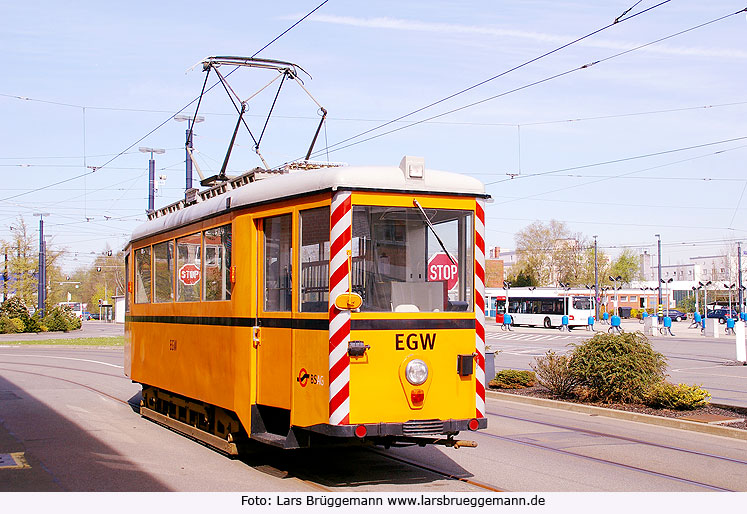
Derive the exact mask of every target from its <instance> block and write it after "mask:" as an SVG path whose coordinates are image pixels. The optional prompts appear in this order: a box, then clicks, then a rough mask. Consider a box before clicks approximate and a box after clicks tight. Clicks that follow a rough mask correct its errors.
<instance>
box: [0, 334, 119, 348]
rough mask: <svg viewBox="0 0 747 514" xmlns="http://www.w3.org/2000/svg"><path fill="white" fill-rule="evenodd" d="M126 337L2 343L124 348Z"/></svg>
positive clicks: (1, 343) (6, 342) (5, 343)
mask: <svg viewBox="0 0 747 514" xmlns="http://www.w3.org/2000/svg"><path fill="white" fill-rule="evenodd" d="M124 341H125V338H124V336H116V337H75V338H70V339H34V340H32V341H0V346H2V345H8V344H12V345H19V346H21V345H24V346H25V345H54V346H124Z"/></svg>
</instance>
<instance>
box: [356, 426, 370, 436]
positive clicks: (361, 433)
mask: <svg viewBox="0 0 747 514" xmlns="http://www.w3.org/2000/svg"><path fill="white" fill-rule="evenodd" d="M367 433H368V429H367V428H366V427H365V425H358V426H357V427H355V436H356V437H360V438H361V439H363V438H364V437H366V434H367Z"/></svg>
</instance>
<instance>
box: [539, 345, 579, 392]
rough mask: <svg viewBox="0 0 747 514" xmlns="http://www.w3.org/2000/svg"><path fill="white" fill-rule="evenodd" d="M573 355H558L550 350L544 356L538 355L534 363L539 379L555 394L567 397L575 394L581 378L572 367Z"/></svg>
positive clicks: (542, 384) (541, 383)
mask: <svg viewBox="0 0 747 514" xmlns="http://www.w3.org/2000/svg"><path fill="white" fill-rule="evenodd" d="M571 360H572V357H571V356H568V355H557V354H556V353H555V352H553V351H552V350H549V351H548V352H547V353H546V354H545V355H544V357H537V358H536V359H535V360H534V363H532V369H533V370H534V372H535V374H536V375H537V381H538V382H539V383H540V385H541V386H543V387H545V388H547V389H548V390H549V391H550V392H551V393H552V394H554V395H555V396H559V397H561V398H567V397H569V396H573V394H574V391H575V389H576V387H578V386H579V385H580V384H581V379H580V378H579V377H578V376H577V375H576V374H575V373H574V372H573V370H572V369H571V365H570V364H571Z"/></svg>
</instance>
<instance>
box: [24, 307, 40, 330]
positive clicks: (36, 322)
mask: <svg viewBox="0 0 747 514" xmlns="http://www.w3.org/2000/svg"><path fill="white" fill-rule="evenodd" d="M23 331H24V332H41V331H42V327H41V316H40V315H39V311H36V312H35V313H34V315H33V316H31V317H29V318H27V319H25V320H24V328H23Z"/></svg>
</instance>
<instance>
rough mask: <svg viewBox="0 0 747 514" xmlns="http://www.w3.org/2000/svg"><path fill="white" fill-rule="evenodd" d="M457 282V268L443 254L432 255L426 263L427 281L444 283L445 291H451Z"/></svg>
mask: <svg viewBox="0 0 747 514" xmlns="http://www.w3.org/2000/svg"><path fill="white" fill-rule="evenodd" d="M458 280H459V267H458V266H457V265H456V264H454V263H453V262H452V261H451V259H450V258H449V256H448V255H446V254H445V253H443V252H439V253H437V254H434V255H433V257H431V259H430V260H429V261H428V281H429V282H444V281H445V282H446V289H447V290H449V291H450V290H452V289H454V287H455V286H456V284H457V281H458Z"/></svg>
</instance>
